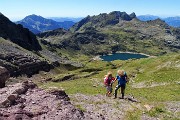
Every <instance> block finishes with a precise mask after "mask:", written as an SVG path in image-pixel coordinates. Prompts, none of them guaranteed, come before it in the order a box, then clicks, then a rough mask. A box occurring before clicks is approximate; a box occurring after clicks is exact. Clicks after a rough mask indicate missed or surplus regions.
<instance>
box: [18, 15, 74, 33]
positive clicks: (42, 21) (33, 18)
mask: <svg viewBox="0 0 180 120" xmlns="http://www.w3.org/2000/svg"><path fill="white" fill-rule="evenodd" d="M16 24H21V25H23V27H25V28H28V29H29V30H30V31H31V32H33V33H35V34H37V33H41V32H45V31H49V30H54V29H58V28H64V29H69V28H70V27H72V26H73V25H74V24H75V22H73V21H63V22H57V21H54V20H52V19H46V18H43V17H42V16H37V15H34V14H33V15H29V16H26V17H25V18H24V19H22V20H21V21H17V22H16Z"/></svg>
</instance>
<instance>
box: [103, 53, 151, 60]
mask: <svg viewBox="0 0 180 120" xmlns="http://www.w3.org/2000/svg"><path fill="white" fill-rule="evenodd" d="M147 57H148V56H146V55H142V54H138V53H136V54H134V53H115V54H112V55H105V56H100V58H101V59H103V60H104V61H113V60H128V59H140V58H147Z"/></svg>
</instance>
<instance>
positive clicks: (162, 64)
mask: <svg viewBox="0 0 180 120" xmlns="http://www.w3.org/2000/svg"><path fill="white" fill-rule="evenodd" d="M79 59H83V58H79ZM84 63H86V66H85V67H84V68H80V69H77V70H74V71H65V72H64V73H61V74H58V75H57V76H54V77H55V78H56V77H57V78H58V77H62V76H63V75H64V74H76V75H82V76H83V75H85V74H89V73H90V72H92V71H93V70H94V71H95V70H96V69H99V71H98V74H95V75H92V76H90V77H87V78H79V79H75V80H70V81H63V82H47V83H44V84H40V86H41V87H43V88H47V89H48V88H49V87H58V88H63V89H65V91H66V92H67V94H77V93H82V94H86V95H97V94H102V95H104V94H105V93H106V89H105V87H104V85H103V78H104V75H105V74H106V73H107V72H108V71H112V72H113V76H115V75H116V72H117V70H118V69H124V70H125V71H126V72H127V74H128V76H129V77H130V80H131V81H130V83H129V84H128V85H127V88H126V93H125V95H129V94H130V95H132V96H134V97H135V98H136V99H138V100H139V101H141V103H140V104H141V105H142V106H143V105H144V104H151V105H154V108H153V109H152V110H150V111H149V112H146V114H147V115H148V116H150V117H158V118H162V119H164V120H166V118H169V119H170V120H173V119H176V117H177V116H175V117H174V116H173V113H171V112H169V111H167V110H166V109H165V107H164V106H163V105H165V104H164V103H166V102H171V101H180V91H179V90H180V84H179V83H178V82H180V74H179V73H180V67H179V66H180V55H179V54H168V55H164V56H159V57H154V58H143V59H139V60H127V61H121V60H116V61H113V62H105V61H91V62H88V61H84ZM88 71H89V72H88ZM133 76H134V77H133ZM139 83H143V85H142V87H140V88H136V87H133V85H134V84H135V85H136V84H139ZM162 83H164V84H162ZM116 84H117V82H116V83H114V84H113V89H114V88H115V85H116ZM154 84H157V85H155V86H153V85H154ZM94 104H101V103H99V102H98V103H94ZM159 104H160V105H159ZM161 104H162V106H161ZM142 114H143V111H142V110H140V109H138V108H135V111H128V112H127V115H126V116H128V117H127V119H128V120H134V119H137V120H138V119H140V116H141V115H142Z"/></svg>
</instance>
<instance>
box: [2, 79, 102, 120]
mask: <svg viewBox="0 0 180 120" xmlns="http://www.w3.org/2000/svg"><path fill="white" fill-rule="evenodd" d="M0 98H2V99H0V120H7V119H8V120H17V119H18V120H19V119H21V120H83V119H95V118H96V116H90V115H89V114H88V113H83V112H82V111H81V110H79V109H77V108H76V107H75V106H73V105H72V104H71V102H70V101H69V100H70V99H69V97H68V95H67V94H66V93H65V92H64V91H63V90H49V91H45V90H42V89H39V88H38V87H37V86H36V85H35V84H34V83H32V82H31V81H26V82H23V83H17V84H15V85H11V86H8V87H6V88H2V89H0ZM101 119H102V118H101Z"/></svg>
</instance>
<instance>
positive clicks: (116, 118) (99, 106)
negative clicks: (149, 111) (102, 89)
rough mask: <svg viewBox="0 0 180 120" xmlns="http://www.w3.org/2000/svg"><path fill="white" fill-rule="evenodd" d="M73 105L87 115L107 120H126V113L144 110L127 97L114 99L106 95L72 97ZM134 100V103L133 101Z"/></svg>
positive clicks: (78, 95)
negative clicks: (102, 117)
mask: <svg viewBox="0 0 180 120" xmlns="http://www.w3.org/2000/svg"><path fill="white" fill-rule="evenodd" d="M70 98H71V100H72V103H73V104H74V105H76V106H79V107H80V108H81V109H83V110H84V111H86V112H87V113H91V114H95V115H96V116H98V117H101V116H104V119H105V120H124V119H125V117H126V112H128V111H133V110H134V109H136V108H138V109H144V108H143V107H142V106H141V104H140V103H139V102H138V101H137V100H135V99H134V98H131V97H130V96H127V97H126V98H125V99H119V98H117V99H113V97H106V96H105V95H104V96H103V95H94V96H93V95H84V94H76V95H70ZM133 100H134V101H133Z"/></svg>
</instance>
